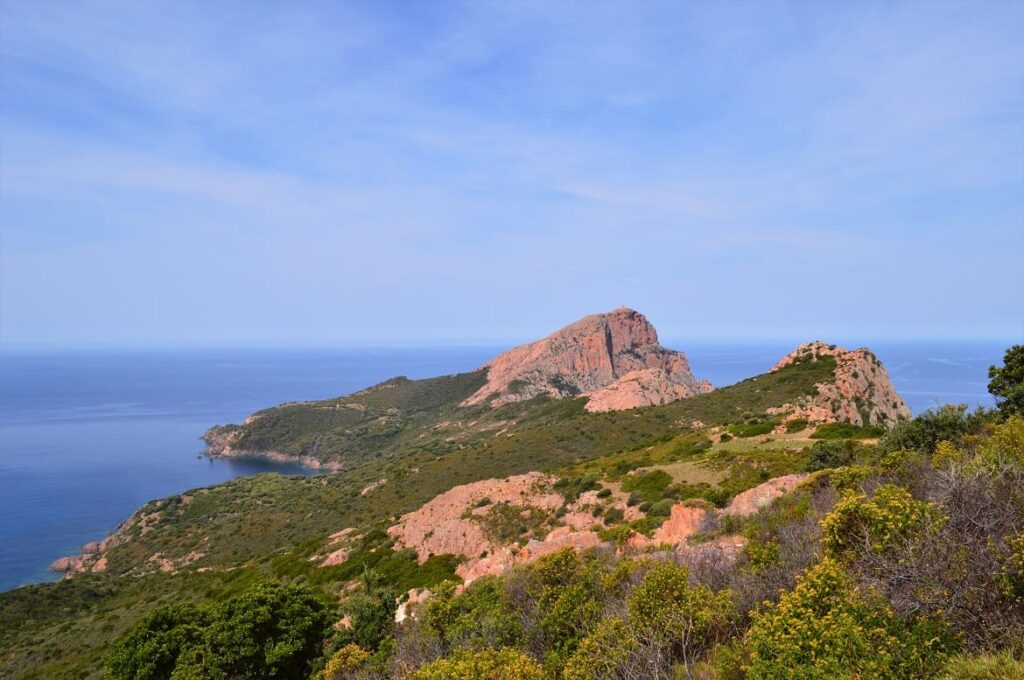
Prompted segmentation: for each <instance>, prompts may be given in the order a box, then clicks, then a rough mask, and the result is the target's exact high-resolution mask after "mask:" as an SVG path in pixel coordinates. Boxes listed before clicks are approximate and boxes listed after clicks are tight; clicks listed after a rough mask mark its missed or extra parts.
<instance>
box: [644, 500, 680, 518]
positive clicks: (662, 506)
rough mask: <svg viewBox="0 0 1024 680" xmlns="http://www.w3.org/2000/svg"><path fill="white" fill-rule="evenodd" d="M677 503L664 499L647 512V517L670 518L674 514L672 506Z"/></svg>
mask: <svg viewBox="0 0 1024 680" xmlns="http://www.w3.org/2000/svg"><path fill="white" fill-rule="evenodd" d="M675 504H676V502H675V501H674V500H672V499H671V498H663V499H661V500H660V501H658V502H657V503H654V504H653V505H651V508H650V510H648V511H647V515H648V516H650V517H668V516H669V515H670V514H672V506H673V505H675Z"/></svg>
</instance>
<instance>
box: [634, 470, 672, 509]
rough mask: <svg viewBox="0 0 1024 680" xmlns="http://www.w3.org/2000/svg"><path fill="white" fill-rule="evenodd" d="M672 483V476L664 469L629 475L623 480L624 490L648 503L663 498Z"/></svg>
mask: <svg viewBox="0 0 1024 680" xmlns="http://www.w3.org/2000/svg"><path fill="white" fill-rule="evenodd" d="M671 483H672V476H671V475H669V474H668V473H667V472H665V471H664V470H651V471H650V472H645V473H644V474H642V475H629V476H627V477H626V478H625V479H623V480H622V489H623V491H628V492H630V493H631V494H635V495H637V496H639V497H640V498H641V499H642V500H644V501H646V502H648V503H654V502H656V501H659V500H661V497H662V494H663V493H665V490H666V489H668V487H669V485H670V484H671Z"/></svg>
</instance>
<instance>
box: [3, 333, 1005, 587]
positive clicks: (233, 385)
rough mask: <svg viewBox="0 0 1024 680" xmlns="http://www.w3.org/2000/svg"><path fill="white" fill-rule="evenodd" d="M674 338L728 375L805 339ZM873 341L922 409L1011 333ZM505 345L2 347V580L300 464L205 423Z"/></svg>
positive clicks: (12, 581)
mask: <svg viewBox="0 0 1024 680" xmlns="http://www.w3.org/2000/svg"><path fill="white" fill-rule="evenodd" d="M665 344H666V345H668V346H670V347H676V348H679V349H683V350H684V351H686V353H687V354H688V355H689V357H690V363H691V365H692V368H693V371H694V373H695V375H697V376H698V377H700V378H707V379H709V380H711V382H712V383H713V384H715V385H716V386H724V385H728V384H730V383H733V382H736V381H737V380H740V379H742V378H745V377H749V376H751V375H755V374H757V373H762V372H764V371H765V370H767V369H768V368H769V367H771V365H772V364H774V363H775V361H776V360H778V359H779V358H780V357H781V356H783V355H784V354H785V353H787V352H788V351H790V350H791V349H792V348H793V347H794V346H795V345H796V344H797V343H782V342H779V343H758V344H721V343H716V344H713V345H712V344H694V343H682V342H677V343H672V342H667V343H665ZM844 344H845V346H847V347H854V346H860V345H861V344H864V345H868V346H870V347H871V348H872V349H873V350H874V351H875V353H876V354H877V355H878V356H879V358H880V359H881V360H882V361H883V362H884V363H885V364H886V366H887V367H888V369H889V372H890V375H891V377H892V381H893V383H894V385H895V386H896V389H897V390H898V391H899V392H900V394H902V395H903V397H904V398H905V399H906V400H907V402H908V403H909V404H910V407H911V409H912V410H913V411H914V413H920V412H921V411H923V410H925V409H928V408H931V407H934V406H936V405H939V404H945V403H966V404H969V405H971V406H977V405H984V406H989V405H991V404H992V400H991V398H990V397H989V395H988V394H987V392H986V389H985V386H986V384H987V381H988V378H987V369H988V367H989V366H990V365H991V364H993V363H999V362H1000V360H1001V358H1002V354H1003V351H1004V350H1005V347H1006V343H980V342H978V343H920V342H917V343H910V342H907V343H868V342H862V343H856V342H853V343H844ZM501 349H503V348H500V347H463V348H453V347H447V348H423V349H408V348H405V349H346V350H330V351H328V350H301V351H300V350H295V351H281V350H235V351H227V350H217V351H198V350H193V351H148V352H132V353H126V352H82V353H64V354H58V353H46V354H42V353H40V354H29V353H21V354H11V353H7V354H3V355H0V590H6V589H9V588H13V587H16V586H19V585H22V584H25V583H32V582H38V581H43V580H52V579H54V578H56V576H55V575H54V574H52V573H50V572H48V571H47V567H48V566H49V564H50V563H51V562H52V561H53V560H55V559H56V558H58V557H61V556H63V555H70V554H74V553H76V552H77V551H78V548H79V547H80V546H81V545H83V544H84V543H87V542H89V541H93V540H99V539H101V538H103V537H104V536H105V535H107V534H108V533H109V532H110V531H112V530H113V529H115V528H116V527H117V525H118V524H119V523H120V522H121V521H122V520H123V519H124V518H125V517H127V516H128V515H129V514H131V513H132V512H133V511H134V510H135V509H136V508H138V507H139V506H140V505H142V504H143V503H145V502H147V501H149V500H152V499H154V498H160V497H162V496H167V495H169V494H174V493H180V492H182V491H185V490H187V489H190V488H194V487H198V486H206V485H210V484H216V483H218V482H223V481H225V480H228V479H231V478H233V477H238V476H241V475H254V474H260V473H264V472H279V473H283V474H314V473H313V471H310V470H306V469H304V468H302V467H301V466H298V465H287V464H274V463H269V462H265V461H260V460H209V459H207V458H205V457H203V456H202V455H201V453H202V451H203V449H204V445H203V442H202V441H201V440H200V436H201V435H202V434H203V432H204V431H205V430H206V429H207V428H208V427H209V426H211V425H213V424H216V423H227V422H239V421H241V420H242V419H243V418H245V416H247V415H248V414H249V413H252V412H253V411H256V410H258V409H261V408H265V407H267V406H273V405H275V404H278V403H281V402H284V401H294V400H304V399H323V398H327V397H333V396H338V395H341V394H347V393H349V392H353V391H355V390H358V389H361V388H363V387H367V386H369V385H372V384H375V383H378V382H380V381H382V380H385V379H387V378H390V377H393V376H396V375H406V376H409V377H411V378H425V377H431V376H435V375H442V374H446V373H456V372H460V371H466V370H472V369H473V368H475V367H477V366H479V365H481V364H482V363H484V362H485V361H486V360H487V359H489V358H490V357H491V356H493V355H494V354H496V353H497V352H499V351H501Z"/></svg>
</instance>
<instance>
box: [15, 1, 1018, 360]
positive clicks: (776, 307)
mask: <svg viewBox="0 0 1024 680" xmlns="http://www.w3.org/2000/svg"><path fill="white" fill-rule="evenodd" d="M0 12H2V25H0V31H2V40H0V50H2V55H3V56H2V80H0V90H2V111H0V134H2V137H0V192H2V200H0V227H2V232H0V342H2V343H4V344H5V345H7V346H9V347H14V346H30V347H31V346H51V345H72V346H74V345H90V346H91V345H125V346H129V345H140V346H142V345H206V344H208V345H232V344H235V345H306V344H312V345H322V344H346V343H354V344H366V343H375V342H388V343H434V342H451V341H456V342H458V341H465V342H490V341H497V342H504V341H511V340H522V339H529V338H532V337H535V336H538V335H541V334H544V333H546V332H548V331H550V330H553V329H554V328H556V327H558V326H561V325H563V324H564V323H567V322H569V321H571V320H573V319H575V318H577V317H579V316H582V315H584V314H586V313H590V312H594V311H601V310H607V309H612V308H614V307H616V306H618V305H621V304H627V305H629V306H632V307H635V308H637V309H639V310H641V311H643V312H645V313H646V314H647V315H648V316H649V317H650V318H651V319H652V321H654V323H655V324H656V325H657V327H658V328H659V330H660V332H661V334H662V336H663V337H671V338H681V339H687V338H691V339H714V338H729V339H734V340H749V339H757V338H809V337H822V338H826V339H828V338H849V337H854V338H920V337H937V338H959V337H974V338H1000V339H1003V338H1009V339H1016V338H1021V337H1024V39H1022V34H1024V3H1020V2H1013V1H998V0H993V1H990V2H964V3H952V2H936V1H931V2H924V3H898V2H895V3H894V2H852V3H848V2H800V3H789V2H758V3H753V2H750V3H748V2H727V3H719V2H710V1H709V2H687V3H683V2H658V1H652V2H642V3H635V2H594V1H587V2H583V1H580V2H550V1H541V2H525V1H524V2H466V3H459V2H439V1H429V2H382V1H381V0H374V1H372V2H324V3H310V2H295V3H252V2H239V3H232V2H216V3H212V2H194V3H189V2H169V3H166V4H165V3H160V2H155V1H151V2H143V3H139V2H102V1H100V2H88V3H85V2H79V3H75V2H71V3H67V2H47V1H44V0H31V1H21V2H19V1H17V0H10V1H8V2H5V3H3V8H2V10H0Z"/></svg>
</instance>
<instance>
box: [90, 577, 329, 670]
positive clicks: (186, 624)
mask: <svg viewBox="0 0 1024 680" xmlns="http://www.w3.org/2000/svg"><path fill="white" fill-rule="evenodd" d="M331 621H332V616H331V611H330V608H329V607H328V606H327V605H326V604H324V603H323V602H321V601H320V600H318V599H317V598H315V597H314V596H313V595H312V594H311V593H310V592H309V591H308V590H306V589H304V588H300V587H297V586H281V585H277V584H271V583H264V584H260V585H258V586H256V587H255V588H253V589H251V590H249V591H248V592H246V593H244V594H243V595H239V596H236V597H233V598H231V599H229V600H226V601H225V602H223V603H221V604H216V605H210V606H206V607H193V606H187V605H184V606H171V607H164V608H161V609H158V610H156V611H155V612H153V613H152V614H150V615H149V616H147V617H146V618H145V619H143V620H142V621H141V622H140V623H138V624H137V625H136V626H135V627H134V628H132V629H131V630H130V631H129V632H128V633H127V634H126V635H125V636H124V637H122V638H120V639H119V640H118V641H117V642H115V643H114V644H113V646H112V647H111V649H110V652H109V653H108V655H107V659H106V677H107V678H110V679H111V680H122V679H123V680H129V679H130V680H157V679H160V678H168V679H169V678H171V677H174V678H238V679H239V680H246V679H250V678H251V679H253V680H256V679H259V678H265V677H274V678H281V679H282V680H289V679H292V678H294V679H295V680H300V679H303V680H304V679H305V678H307V677H308V676H309V673H310V668H311V666H312V663H313V661H314V660H316V659H317V658H319V657H320V655H321V653H322V648H323V643H324V640H325V639H326V636H327V634H328V632H329V631H330V623H331Z"/></svg>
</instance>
